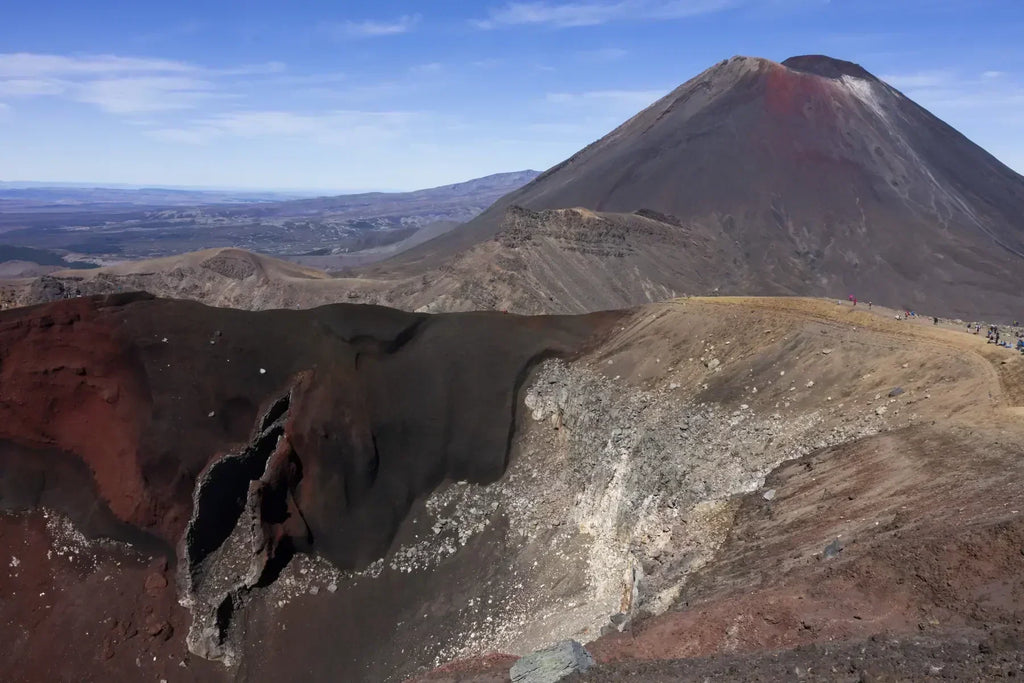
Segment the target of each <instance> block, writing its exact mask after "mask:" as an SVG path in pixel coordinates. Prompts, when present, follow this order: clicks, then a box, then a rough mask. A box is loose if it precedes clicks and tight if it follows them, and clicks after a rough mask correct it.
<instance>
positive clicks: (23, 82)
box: [0, 53, 286, 114]
mask: <svg viewBox="0 0 1024 683" xmlns="http://www.w3.org/2000/svg"><path fill="white" fill-rule="evenodd" d="M285 70H286V67H285V65H284V64H283V63H281V62H267V63H264V64H250V65H243V66H238V67H229V68H207V67H201V66H197V65H195V64H190V63H187V62H181V61H174V60H167V59H153V58H145V57H122V56H117V55H79V56H69V55H50V54H34V53H8V54H0V96H6V97H20V98H27V97H43V96H61V97H64V98H66V99H69V100H72V101H75V102H82V103H85V104H91V105H94V106H96V107H99V108H100V109H102V110H104V111H106V112H109V113H113V114H136V113H142V112H156V111H174V110H180V109H191V108H194V107H196V106H198V104H199V103H200V102H203V101H206V100H210V99H215V98H226V97H230V95H229V94H227V93H224V92H220V90H221V89H220V88H219V87H218V79H223V78H227V77H235V78H237V77H240V76H266V75H272V74H281V73H283V72H284V71H285Z"/></svg>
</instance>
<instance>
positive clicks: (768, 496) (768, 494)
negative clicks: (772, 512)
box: [762, 489, 775, 500]
mask: <svg viewBox="0 0 1024 683" xmlns="http://www.w3.org/2000/svg"><path fill="white" fill-rule="evenodd" d="M762 498H764V499H765V500H775V489H768V490H767V491H765V492H764V495H763V496H762Z"/></svg>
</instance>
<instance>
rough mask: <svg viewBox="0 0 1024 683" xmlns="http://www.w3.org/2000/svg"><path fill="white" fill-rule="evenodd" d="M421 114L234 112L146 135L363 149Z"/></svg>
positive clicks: (389, 136) (400, 130)
mask: <svg viewBox="0 0 1024 683" xmlns="http://www.w3.org/2000/svg"><path fill="white" fill-rule="evenodd" d="M420 118H421V115H420V114H418V113H415V112H403V111H383V112H372V111H358V110H335V111H329V112H316V113H296V112H289V111H277V110H267V111H237V112H227V113H223V114H217V115H215V116H210V117H206V118H203V119H198V120H196V121H193V122H192V123H191V124H189V125H188V126H186V127H182V128H160V129H155V130H152V131H150V132H149V133H148V134H149V135H150V136H151V137H153V138H156V139H159V140H163V141H167V142H184V143H190V144H203V143H207V142H210V141H212V140H215V139H217V138H223V137H236V138H290V139H302V140H306V141H309V142H315V143H318V144H330V145H358V146H367V145H372V144H376V143H380V142H382V141H386V140H391V139H395V138H397V137H399V136H401V135H402V134H404V133H405V132H406V131H407V130H408V128H409V126H410V125H411V124H412V123H413V122H414V121H416V120H418V119H420Z"/></svg>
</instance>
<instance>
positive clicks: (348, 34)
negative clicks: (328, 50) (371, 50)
mask: <svg viewBox="0 0 1024 683" xmlns="http://www.w3.org/2000/svg"><path fill="white" fill-rule="evenodd" d="M421 19H422V17H421V16H420V15H419V14H403V15H402V16H400V17H398V18H397V19H394V20H392V21H379V20H373V19H368V20H366V21H343V22H340V23H338V22H325V23H322V24H321V25H320V27H319V29H320V31H321V32H323V33H327V34H328V35H330V36H332V37H334V38H379V37H382V36H396V35H400V34H402V33H409V32H410V31H412V30H413V29H414V28H415V27H416V25H417V24H418V23H420V20H421Z"/></svg>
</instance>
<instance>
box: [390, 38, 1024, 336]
mask: <svg viewBox="0 0 1024 683" xmlns="http://www.w3.org/2000/svg"><path fill="white" fill-rule="evenodd" d="M569 208H582V209H587V210H590V211H592V212H600V213H601V214H604V217H605V219H606V220H605V221H603V222H601V221H598V222H597V223H595V224H594V226H595V229H596V230H606V229H607V225H608V223H609V222H610V223H613V224H616V225H618V226H619V231H620V232H623V233H624V235H623V239H624V240H625V243H626V244H628V245H630V247H631V248H632V249H634V250H640V251H646V252H649V253H653V254H657V255H658V258H649V257H645V258H643V259H640V260H634V261H630V260H629V259H628V258H626V259H625V260H623V258H622V254H621V251H616V250H612V251H613V252H615V254H617V255H613V256H610V257H607V258H604V259H596V260H595V259H592V260H591V261H590V262H588V263H587V264H586V266H585V269H586V270H588V271H589V272H591V273H595V274H597V275H598V276H599V274H600V272H601V271H602V269H604V270H606V271H607V274H608V275H609V277H610V278H611V279H613V280H614V279H616V278H615V277H614V276H615V274H616V273H621V272H623V271H624V270H625V271H630V272H632V273H633V279H634V280H636V281H639V282H645V283H647V286H644V287H636V288H635V289H636V293H634V294H629V295H626V296H625V297H623V295H622V294H621V291H619V294H615V293H613V292H611V291H609V292H607V294H608V296H605V297H603V298H602V296H600V295H599V294H595V296H593V297H591V303H592V306H594V307H600V306H601V305H606V306H610V305H623V304H628V303H638V302H639V301H645V300H646V299H644V297H643V296H642V292H643V291H649V292H657V293H659V294H660V293H663V292H665V291H668V292H674V293H676V294H680V293H710V292H713V291H718V292H721V293H743V294H781V295H784V294H812V295H825V296H838V297H843V298H845V297H846V295H847V294H850V293H852V294H855V295H857V296H860V297H861V298H862V299H874V300H875V301H884V302H886V303H888V304H890V305H893V306H899V307H907V308H919V309H922V310H927V311H929V312H934V313H938V314H942V315H961V316H964V317H969V316H971V315H991V316H1013V315H1015V314H1017V312H1018V310H1019V300H1020V293H1021V291H1022V290H1024V268H1022V267H1021V266H1024V261H1022V258H1024V178H1022V177H1021V176H1020V175H1018V174H1017V173H1015V172H1014V171H1012V170H1011V169H1009V168H1008V167H1006V166H1005V165H1003V164H1002V163H1000V162H999V161H998V160H997V159H996V158H994V157H993V156H992V155H990V154H989V153H987V152H986V151H985V150H983V149H981V148H980V147H978V146H977V145H975V144H974V143H972V142H971V141H970V140H968V139H967V138H966V137H964V136H963V135H961V134H960V133H958V132H957V131H956V130H954V129H953V128H952V127H950V126H949V125H947V124H945V123H943V122H942V121H941V120H939V119H938V118H936V117H935V116H934V115H932V114H931V113H929V112H928V111H926V110H925V109H924V108H922V107H921V106H919V105H917V104H915V103H914V102H913V101H911V100H910V99H908V98H907V97H906V96H904V95H903V94H902V93H900V92H899V91H898V90H896V89H895V88H893V87H891V86H889V85H887V84H886V83H884V82H883V81H882V80H880V79H878V78H876V77H875V76H873V75H872V74H870V73H868V72H867V71H866V70H865V69H863V68H862V67H860V66H859V65H857V64H853V63H851V62H845V61H840V60H837V59H832V58H829V57H824V56H817V55H814V56H803V57H793V58H790V59H787V60H785V61H784V62H782V63H781V64H780V63H776V62H772V61H769V60H766V59H758V58H750V57H733V58H732V59H729V60H726V61H723V62H720V63H719V64H716V65H715V66H713V67H711V68H710V69H708V70H707V71H705V72H703V73H701V74H700V75H698V76H697V77H695V78H693V79H691V80H690V81H688V82H686V83H685V84H683V85H682V86H680V87H679V88H677V89H676V90H674V91H673V92H671V93H670V94H668V95H667V96H665V97H664V98H662V99H660V100H658V101H657V102H655V103H654V104H653V105H651V106H650V107H648V108H647V109H645V110H644V111H642V112H640V113H639V114H637V115H636V116H634V117H633V118H631V119H630V120H628V121H626V122H625V123H624V124H622V125H621V126H619V127H618V128H616V129H615V130H614V131H612V132H611V133H609V134H608V135H606V136H605V137H603V138H601V139H600V140H598V141H597V142H595V143H593V144H591V145H589V146H588V147H586V148H585V149H583V150H581V151H580V152H578V153H577V154H575V155H573V156H572V157H570V158H569V159H567V160H565V161H564V162H562V163H560V164H558V165H557V166H555V167H553V168H551V169H550V170H548V171H547V172H545V173H543V174H542V175H540V176H539V177H538V178H537V179H535V180H534V181H533V182H531V183H529V184H528V185H526V186H524V187H523V188H521V189H519V190H517V191H515V192H512V193H511V194H509V195H507V196H505V197H504V198H502V199H501V200H499V201H498V202H497V203H496V204H494V206H492V207H491V208H490V209H489V210H488V211H486V212H485V213H484V214H482V215H481V216H479V217H478V218H477V219H475V220H474V221H472V222H470V223H469V224H467V225H465V226H463V227H462V228H460V229H458V230H456V231H454V232H453V233H450V234H449V235H446V236H444V237H442V238H439V239H436V240H434V241H433V242H430V243H427V244H426V245H424V246H423V247H422V248H421V249H419V250H418V251H416V252H413V253H411V254H409V255H407V256H405V257H400V259H401V261H402V263H403V265H405V266H409V265H415V266H417V267H420V268H422V267H423V265H425V264H432V263H436V262H439V261H444V260H447V259H449V258H450V257H451V254H452V253H453V252H462V251H464V250H466V249H467V248H469V247H472V246H474V245H479V244H480V243H481V242H486V241H488V240H491V239H493V238H495V237H496V236H498V235H500V234H501V233H502V232H503V231H505V229H506V228H507V227H508V225H509V224H510V223H514V224H516V226H517V229H518V230H520V231H521V230H522V227H523V221H522V220H521V214H522V212H521V211H519V214H520V215H519V217H518V218H516V219H515V220H510V219H509V211H510V210H513V211H518V210H519V209H527V210H532V211H545V210H555V209H569ZM637 213H639V214H640V215H641V216H645V217H646V218H648V219H651V218H654V219H658V220H659V222H660V223H661V225H660V226H659V227H658V229H657V230H653V232H655V233H658V234H660V235H664V236H665V237H664V238H663V239H658V240H655V241H653V242H652V241H651V238H650V237H649V234H648V233H650V232H652V231H651V230H647V231H635V230H633V228H631V225H633V224H634V223H635V222H636V221H635V219H633V218H629V219H628V220H627V219H624V218H623V217H622V214H637ZM559 215H561V214H559V213H557V212H556V213H550V212H547V213H545V214H543V215H542V216H541V217H539V218H538V219H536V220H533V221H532V222H533V224H534V225H535V226H536V229H537V232H539V233H544V234H545V235H547V236H549V237H550V236H551V235H552V233H555V236H556V238H557V240H556V241H558V242H559V244H560V245H561V246H562V247H566V246H567V245H568V247H569V249H570V250H572V251H576V252H579V249H578V248H577V245H575V241H576V240H575V238H574V237H573V235H578V234H579V232H580V231H579V230H578V229H577V228H578V225H576V224H577V223H578V220H576V217H573V225H574V226H575V227H573V228H571V229H563V228H562V226H563V224H562V223H560V221H559ZM557 233H562V234H560V235H559V234H557ZM587 239H589V240H591V241H592V240H593V235H592V234H591V235H589V236H588V237H587ZM505 241H506V242H507V240H505ZM570 243H572V244H570ZM549 256H550V255H549ZM547 260H548V261H549V262H548V263H546V265H545V266H544V267H545V268H546V269H547V270H548V271H552V270H554V271H557V270H558V269H559V267H561V266H565V267H568V268H570V269H572V270H575V269H576V268H578V267H580V264H579V263H575V264H569V263H557V262H551V259H550V258H548V259H547ZM526 261H527V262H526V264H525V268H526V269H529V268H530V265H531V264H530V259H529V258H527V259H526ZM556 261H557V259H556ZM562 261H564V259H562ZM492 262H493V260H492ZM652 262H653V263H652ZM464 275H465V274H464ZM598 276H595V279H601V278H600V277H598ZM549 289H550V290H551V291H550V292H548V294H549V295H550V296H549V297H547V298H548V299H549V300H550V301H554V302H556V303H557V302H558V299H559V296H558V290H559V286H558V283H552V284H551V285H550V287H549ZM619 290H621V287H620V288H619ZM567 307H568V308H569V309H572V310H578V309H579V307H578V306H576V307H573V306H572V305H567ZM554 309H555V310H561V309H560V308H559V307H558V306H557V305H556V306H555V307H554Z"/></svg>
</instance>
